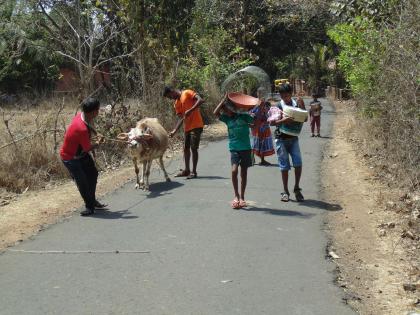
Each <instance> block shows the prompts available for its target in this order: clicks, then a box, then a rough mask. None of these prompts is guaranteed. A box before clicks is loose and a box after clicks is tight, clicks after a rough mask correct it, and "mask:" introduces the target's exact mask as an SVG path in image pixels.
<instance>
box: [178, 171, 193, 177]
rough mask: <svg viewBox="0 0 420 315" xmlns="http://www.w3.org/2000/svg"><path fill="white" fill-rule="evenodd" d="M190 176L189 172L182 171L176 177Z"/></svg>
mask: <svg viewBox="0 0 420 315" xmlns="http://www.w3.org/2000/svg"><path fill="white" fill-rule="evenodd" d="M189 175H190V172H189V171H186V170H181V171H180V172H179V173H178V174H176V175H175V177H187V176H189Z"/></svg>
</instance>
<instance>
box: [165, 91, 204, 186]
mask: <svg viewBox="0 0 420 315" xmlns="http://www.w3.org/2000/svg"><path fill="white" fill-rule="evenodd" d="M163 96H164V97H167V98H170V99H173V100H175V104H174V108H175V112H176V114H177V115H178V117H179V118H180V120H179V121H178V123H177V124H176V126H175V128H174V129H173V130H172V131H171V132H170V133H169V137H173V136H174V134H175V133H176V132H177V131H178V129H179V128H180V127H181V124H182V122H184V161H185V169H184V170H181V172H180V173H178V174H177V175H175V177H186V178H187V179H191V178H197V164H198V147H199V146H200V139H201V133H202V132H203V127H204V123H203V118H202V117H201V113H200V108H199V107H200V105H201V104H203V103H204V100H203V99H202V98H201V97H200V95H198V94H197V93H196V92H194V91H193V90H182V91H180V90H178V89H174V88H172V87H165V90H164V92H163ZM191 155H192V164H193V165H192V171H191V170H190V156H191Z"/></svg>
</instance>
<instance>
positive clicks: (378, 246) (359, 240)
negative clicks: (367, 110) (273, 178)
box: [322, 102, 420, 315]
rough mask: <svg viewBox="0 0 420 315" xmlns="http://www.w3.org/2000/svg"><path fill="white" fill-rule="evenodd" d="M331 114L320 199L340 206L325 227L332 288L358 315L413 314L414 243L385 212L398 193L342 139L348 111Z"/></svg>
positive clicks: (417, 273)
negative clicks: (334, 270)
mask: <svg viewBox="0 0 420 315" xmlns="http://www.w3.org/2000/svg"><path fill="white" fill-rule="evenodd" d="M336 110H337V117H336V119H335V122H334V137H333V140H332V141H331V144H330V146H329V149H328V151H327V152H326V154H325V156H324V162H323V169H322V174H323V175H322V179H323V194H324V197H325V198H326V199H327V200H328V201H329V202H332V203H336V204H339V205H340V206H341V207H342V210H341V211H335V212H330V213H329V214H328V217H327V222H326V225H327V230H328V233H329V236H330V240H331V241H330V245H329V247H328V249H327V252H329V254H330V256H331V254H332V256H335V255H337V256H338V257H337V256H336V258H335V259H334V258H332V257H330V258H331V259H332V260H333V261H334V262H335V263H336V265H337V284H338V285H339V286H340V287H342V288H343V289H344V291H345V292H346V294H345V301H346V302H347V303H348V304H349V305H351V306H352V307H353V308H354V309H355V310H356V311H357V312H359V313H360V314H366V315H370V314H372V315H373V314H375V315H378V314H384V315H385V314H387V315H390V314H391V315H392V314H395V315H396V314H399V315H402V314H417V313H418V312H420V307H419V301H420V300H419V298H420V285H419V283H420V266H419V242H418V239H416V236H415V235H413V239H411V238H407V237H404V233H405V232H404V228H405V226H404V224H403V223H402V219H401V214H399V213H397V212H396V211H393V210H392V209H390V207H389V206H390V205H391V206H392V205H393V202H392V201H388V200H395V198H397V199H398V198H399V197H396V196H398V192H396V191H393V190H392V189H391V188H389V187H388V186H387V185H385V184H384V183H381V182H380V181H378V180H374V178H375V176H374V175H375V174H374V172H375V170H374V168H373V167H372V166H369V165H368V164H367V161H365V160H364V159H363V158H362V157H361V156H360V155H361V154H360V152H357V144H355V143H352V142H351V139H349V138H348V137H347V136H346V130H348V128H352V127H353V122H352V120H353V119H354V115H353V114H352V111H351V110H349V108H348V107H347V106H346V104H344V103H340V102H337V103H336ZM391 208H392V207H391ZM404 286H405V288H404ZM410 312H413V313H410ZM416 312H417V313H416Z"/></svg>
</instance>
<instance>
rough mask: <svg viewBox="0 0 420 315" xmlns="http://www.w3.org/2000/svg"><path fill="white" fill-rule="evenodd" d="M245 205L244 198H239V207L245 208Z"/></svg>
mask: <svg viewBox="0 0 420 315" xmlns="http://www.w3.org/2000/svg"><path fill="white" fill-rule="evenodd" d="M246 206H247V203H246V201H245V200H239V207H241V208H245V207H246Z"/></svg>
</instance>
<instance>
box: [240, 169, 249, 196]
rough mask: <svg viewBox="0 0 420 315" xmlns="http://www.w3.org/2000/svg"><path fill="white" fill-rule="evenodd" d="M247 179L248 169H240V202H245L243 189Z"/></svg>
mask: <svg viewBox="0 0 420 315" xmlns="http://www.w3.org/2000/svg"><path fill="white" fill-rule="evenodd" d="M247 179H248V168H247V167H241V198H240V200H242V201H245V189H246V183H247Z"/></svg>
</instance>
